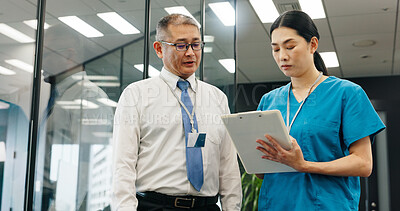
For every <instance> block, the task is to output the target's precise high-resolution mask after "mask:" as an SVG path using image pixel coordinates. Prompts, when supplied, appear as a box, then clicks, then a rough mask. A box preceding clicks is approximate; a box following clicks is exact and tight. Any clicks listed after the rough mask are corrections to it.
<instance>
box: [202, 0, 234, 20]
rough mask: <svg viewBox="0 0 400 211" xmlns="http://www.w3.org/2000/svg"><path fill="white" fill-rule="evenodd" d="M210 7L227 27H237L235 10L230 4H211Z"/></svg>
mask: <svg viewBox="0 0 400 211" xmlns="http://www.w3.org/2000/svg"><path fill="white" fill-rule="evenodd" d="M208 6H209V7H210V8H211V10H212V11H213V12H214V13H215V15H217V17H218V18H219V20H220V21H221V22H222V23H223V24H224V25H225V26H234V25H235V10H234V9H233V7H232V5H231V4H230V3H229V2H218V3H211V4H208Z"/></svg>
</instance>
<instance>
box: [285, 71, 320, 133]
mask: <svg viewBox="0 0 400 211" xmlns="http://www.w3.org/2000/svg"><path fill="white" fill-rule="evenodd" d="M321 77H322V72H321V73H320V74H319V76H318V78H317V80H315V81H314V83H313V84H312V85H311V87H310V89H309V90H308V94H307V96H306V98H304V100H303V102H302V103H301V104H300V106H299V108H298V109H297V111H296V114H295V115H294V117H293V119H292V122H290V124H289V117H290V99H289V96H290V88H291V87H292V83H290V85H289V92H288V97H287V104H286V105H287V108H286V111H287V112H286V127H287V130H288V132H289V133H290V129H292V125H293V122H294V120H295V119H296V117H297V114H299V112H300V110H301V108H302V107H303V105H304V102H306V100H307V98H308V96H310V93H311V89H312V88H313V87H314V86H315V84H317V83H318V81H319V80H320V79H321Z"/></svg>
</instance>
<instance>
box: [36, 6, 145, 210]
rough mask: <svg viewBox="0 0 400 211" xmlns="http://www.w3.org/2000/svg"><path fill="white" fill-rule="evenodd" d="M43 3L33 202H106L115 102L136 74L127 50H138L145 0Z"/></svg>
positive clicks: (44, 205)
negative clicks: (40, 80)
mask: <svg viewBox="0 0 400 211" xmlns="http://www.w3.org/2000/svg"><path fill="white" fill-rule="evenodd" d="M46 8H47V11H46V20H45V22H46V23H48V24H49V25H50V27H49V28H48V29H46V30H45V33H44V52H43V75H42V77H43V79H44V81H43V82H42V89H41V99H40V100H41V110H42V111H41V117H40V120H39V121H40V128H39V140H38V149H37V153H36V154H37V165H36V176H35V197H34V209H35V210H107V209H110V206H109V204H110V197H111V195H110V187H111V175H112V172H111V141H110V140H111V137H112V125H113V115H114V111H115V107H116V104H117V101H118V99H119V96H120V94H121V92H122V90H123V88H124V87H125V86H126V85H127V84H128V83H131V82H134V81H137V80H140V79H142V76H140V77H138V75H135V72H134V71H133V68H132V66H131V65H130V62H132V60H130V58H142V55H143V44H142V43H143V41H142V40H143V24H144V18H145V17H144V2H143V1H81V0H73V1H68V2H63V1H57V0H48V1H47V5H46ZM60 8H62V9H60ZM115 22H117V23H122V22H124V23H125V24H126V25H125V26H124V27H122V28H119V26H118V25H115ZM81 25H83V26H84V27H83V28H79V27H80V26H81ZM88 29H90V30H88ZM127 29H129V30H127ZM129 44H132V45H136V48H135V50H134V51H130V50H129V49H128V50H127V48H126V46H127V45H129ZM127 58H128V59H127Z"/></svg>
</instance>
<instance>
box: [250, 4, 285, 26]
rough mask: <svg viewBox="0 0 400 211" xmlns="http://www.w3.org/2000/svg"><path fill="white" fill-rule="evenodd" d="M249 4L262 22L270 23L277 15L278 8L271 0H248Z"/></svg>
mask: <svg viewBox="0 0 400 211" xmlns="http://www.w3.org/2000/svg"><path fill="white" fill-rule="evenodd" d="M250 4H251V6H252V7H253V9H254V10H255V11H256V13H257V16H258V18H259V19H260V20H261V22H262V23H272V22H274V21H275V19H276V18H278V17H279V13H278V10H277V9H276V7H275V4H274V2H272V0H250Z"/></svg>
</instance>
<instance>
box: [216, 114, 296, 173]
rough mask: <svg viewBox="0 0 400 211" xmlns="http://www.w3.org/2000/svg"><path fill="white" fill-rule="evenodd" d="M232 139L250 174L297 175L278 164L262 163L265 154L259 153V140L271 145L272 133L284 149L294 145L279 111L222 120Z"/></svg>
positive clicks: (288, 168)
mask: <svg viewBox="0 0 400 211" xmlns="http://www.w3.org/2000/svg"><path fill="white" fill-rule="evenodd" d="M221 118H222V121H223V123H224V125H225V127H226V129H227V130H228V133H229V135H230V137H231V138H232V141H233V143H234V145H235V147H236V150H237V152H238V153H239V158H240V160H241V161H242V163H243V166H244V168H245V170H246V172H247V173H249V174H259V173H278V172H295V171H296V170H295V169H293V168H291V167H289V166H287V165H285V164H281V163H278V162H275V161H271V160H267V159H262V158H261V156H263V155H264V154H263V153H262V152H260V151H259V150H257V149H256V147H257V146H259V144H258V143H257V142H256V140H257V139H261V140H264V141H266V142H269V141H268V139H267V138H265V136H264V135H265V134H266V133H268V134H269V135H270V136H272V137H274V138H275V139H276V140H277V141H278V143H279V144H280V145H281V146H282V147H283V148H284V149H290V148H291V146H292V144H291V141H290V136H289V133H288V131H287V129H286V126H285V123H284V122H283V118H282V115H281V112H280V111H279V110H268V111H250V112H242V113H236V114H229V115H223V116H221Z"/></svg>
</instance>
